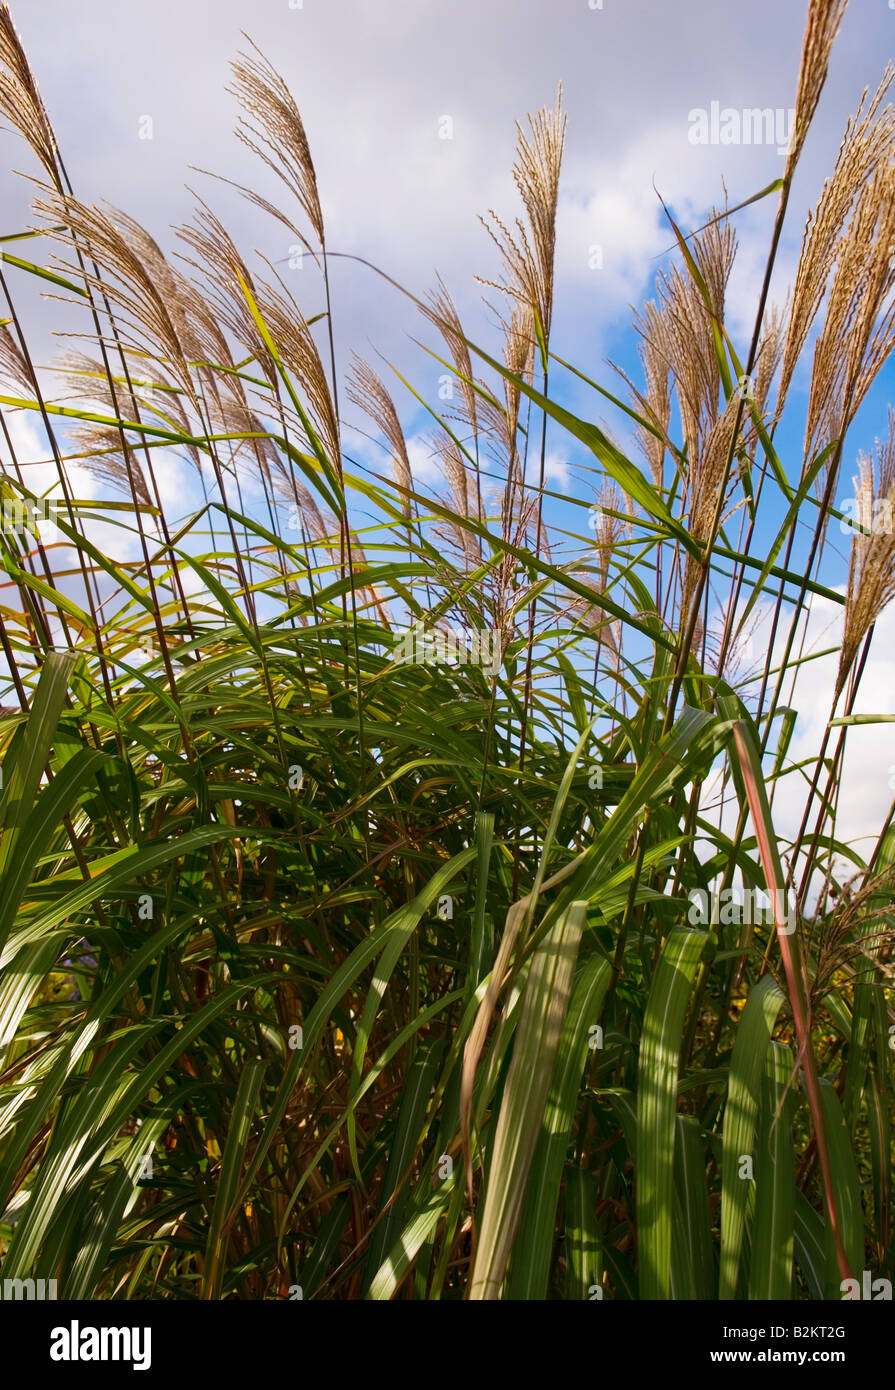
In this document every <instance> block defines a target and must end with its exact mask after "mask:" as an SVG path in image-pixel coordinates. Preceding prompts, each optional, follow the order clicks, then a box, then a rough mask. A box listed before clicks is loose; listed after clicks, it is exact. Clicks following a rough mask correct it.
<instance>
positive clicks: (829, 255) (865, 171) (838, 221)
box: [776, 63, 895, 418]
mask: <svg viewBox="0 0 895 1390" xmlns="http://www.w3.org/2000/svg"><path fill="white" fill-rule="evenodd" d="M893 78H895V68H893V66H892V64H891V63H890V64H889V65H888V66H887V68H886V71H885V73H884V75H883V78H882V81H881V82H880V84H879V86H878V88H877V90H876V92H875V93H874V95H873V97H872V98H871V100H870V102H869V105H866V106H865V103H866V102H867V91H866V90H865V92H864V94H863V96H862V97H861V101H860V103H859V105H858V109H857V111H856V112H855V113H854V115H853V116H851V117H850V118H849V120H848V122H847V124H846V127H845V132H844V134H843V137H842V142H841V144H840V146H839V153H838V155H837V158H836V164H835V166H834V168H833V172H832V174H831V175H830V176H829V178H827V179H826V180H825V182H824V185H823V188H822V189H821V194H820V197H819V198H818V201H817V204H816V205H815V207H814V208H813V209H812V210H811V211H810V212H809V214H808V218H807V221H806V223H805V231H804V234H803V236H802V249H801V253H800V255H799V264H798V268H797V271H796V280H795V286H794V288H793V294H792V306H791V309H790V314H789V323H788V327H787V334H786V345H785V347H784V351H783V363H782V367H781V371H780V389H779V392H778V397H777V406H776V418H779V416H780V414H781V412H782V409H783V403H784V401H785V399H786V396H787V393H788V391H789V386H790V383H791V381H792V376H793V372H794V371H795V367H796V363H797V362H798V360H799V358H800V356H801V354H802V349H803V348H804V346H805V342H806V340H807V337H808V333H809V332H810V329H811V325H812V323H813V322H814V319H815V318H816V316H817V312H818V310H819V308H820V306H821V303H822V301H823V297H824V293H825V290H826V287H827V284H828V282H829V278H830V272H831V270H832V269H833V266H834V265H835V264H836V261H837V258H838V251H839V241H840V237H841V234H842V229H843V227H844V226H845V225H846V223H847V221H848V219H849V216H850V214H851V212H852V209H853V207H854V205H855V201H856V199H857V198H858V196H859V194H860V192H861V189H862V188H863V187H864V185H865V183H867V182H868V180H869V179H870V178H871V177H872V176H873V174H874V171H875V170H877V169H879V168H881V167H883V166H885V165H886V164H888V163H889V162H890V161H891V159H892V157H893V155H895V110H893V108H892V106H891V105H888V104H887V105H886V106H883V104H882V103H883V101H884V100H885V97H886V95H887V94H888V91H889V88H890V86H891V84H892V80H893Z"/></svg>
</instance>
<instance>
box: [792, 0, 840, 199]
mask: <svg viewBox="0 0 895 1390" xmlns="http://www.w3.org/2000/svg"><path fill="white" fill-rule="evenodd" d="M847 7H848V0H811V4H810V7H809V10H808V21H807V24H806V26H805V37H804V38H803V40H802V61H801V64H800V66H799V80H798V84H797V86H796V105H795V119H794V121H793V130H792V136H791V137H790V142H789V149H788V151H787V159H786V171H785V174H784V177H785V178H789V177H790V176H791V174H792V171H793V170H794V169H795V167H796V164H797V163H798V159H799V155H800V154H801V152H802V146H803V145H804V143H805V137H806V135H807V134H808V127H809V126H810V125H811V122H812V120H813V119H814V113H815V111H816V110H817V103H818V102H819V101H820V94H821V92H822V91H823V87H824V83H825V82H826V80H827V65H828V63H829V61H830V53H831V52H832V49H833V43H834V42H835V39H836V35H837V33H838V32H839V25H840V24H841V23H842V16H843V15H844V14H845V11H846V8H847Z"/></svg>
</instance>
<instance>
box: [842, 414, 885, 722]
mask: <svg viewBox="0 0 895 1390" xmlns="http://www.w3.org/2000/svg"><path fill="white" fill-rule="evenodd" d="M858 470H859V478H855V479H854V480H853V481H854V487H855V498H856V500H857V502H858V504H859V505H858V521H859V523H861V524H862V525H866V526H867V528H868V531H869V534H868V533H867V531H864V530H863V529H862V530H857V531H856V532H855V535H854V536H853V538H852V546H851V557H850V560H849V567H848V589H847V591H846V601H845V623H844V627H843V633H842V650H841V652H840V654H839V672H838V675H837V677H836V696H837V698H838V697H839V695H840V694H841V692H842V687H843V686H844V685H845V681H846V678H847V676H848V673H849V671H850V670H851V666H852V662H853V661H854V659H855V657H856V656H857V653H858V648H859V647H860V645H861V643H862V641H863V640H864V637H865V636H866V634H867V632H868V631H869V630H870V627H871V626H872V624H873V623H875V622H876V620H877V618H878V617H879V615H880V613H881V612H882V611H883V609H884V608H885V606H886V604H887V603H888V602H889V601H890V599H892V598H893V597H895V522H893V510H895V409H893V408H892V407H891V406H890V407H889V437H888V439H887V440H886V442H885V443H884V444H882V445H881V444H880V442H879V440H877V441H876V447H875V449H874V457H873V458H872V459H871V458H869V457H868V456H867V455H866V454H865V453H861V454H860V455H859V456H858Z"/></svg>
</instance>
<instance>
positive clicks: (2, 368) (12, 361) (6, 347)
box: [0, 323, 36, 397]
mask: <svg viewBox="0 0 895 1390" xmlns="http://www.w3.org/2000/svg"><path fill="white" fill-rule="evenodd" d="M0 373H2V375H3V376H4V377H5V378H6V380H7V381H10V382H12V383H13V385H14V386H16V387H17V388H18V389H19V390H20V391H21V392H22V394H23V395H25V396H29V397H30V396H32V395H33V394H34V390H35V385H36V383H35V380H34V373H33V372H32V371H31V368H30V367H29V366H28V361H27V359H26V357H25V354H24V353H23V352H22V349H21V348H20V347H19V345H18V343H17V342H16V340H15V338H14V337H13V335H12V333H11V332H10V331H9V327H8V326H7V324H5V323H0Z"/></svg>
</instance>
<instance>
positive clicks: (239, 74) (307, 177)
mask: <svg viewBox="0 0 895 1390" xmlns="http://www.w3.org/2000/svg"><path fill="white" fill-rule="evenodd" d="M249 43H252V41H251V39H249ZM252 48H254V50H255V53H256V54H257V55H258V56H257V57H255V58H253V57H251V56H249V55H248V54H245V53H242V54H240V56H239V58H238V59H237V60H236V61H235V62H234V63H233V64H232V68H233V75H234V78H235V84H234V86H233V87H230V88H229V89H228V90H229V91H230V92H231V93H232V94H233V95H234V96H235V97H236V99H237V101H238V102H239V104H240V106H242V108H243V110H244V111H245V113H246V114H245V115H244V116H240V118H239V122H238V124H237V127H236V135H237V137H238V138H239V139H240V140H241V141H242V143H243V144H244V145H246V146H247V147H248V149H250V150H251V151H252V153H253V154H255V155H257V156H258V158H259V159H260V160H262V161H263V163H265V164H266V165H267V167H268V169H272V170H273V172H274V173H275V174H276V175H277V177H278V178H279V179H281V180H282V182H283V183H284V184H285V185H286V187H287V188H288V190H289V192H290V193H291V194H292V196H293V197H294V198H295V199H296V201H297V202H298V204H299V206H300V207H301V209H302V211H303V212H304V214H305V216H306V217H307V219H308V221H309V222H310V224H311V226H312V227H313V229H314V233H315V235H316V237H317V241H318V243H319V245H320V246H321V247H322V246H324V244H325V240H326V238H325V236H324V230H323V211H322V209H321V206H320V196H319V193H318V191H317V175H316V172H315V170H314V161H313V159H312V158H311V147H310V145H309V144H308V137H307V135H306V134H305V127H304V122H303V121H302V118H301V114H300V112H299V109H298V107H297V106H296V104H295V99H294V97H293V96H292V93H291V92H290V91H289V88H288V87H287V85H286V83H285V82H284V81H283V78H282V77H281V76H280V74H279V73H278V72H277V70H276V68H274V67H273V66H272V64H271V63H269V62H268V60H267V59H266V58H265V57H264V54H263V53H262V52H261V50H260V49H259V48H258V47H257V46H256V45H255V44H254V43H252ZM242 191H243V192H244V193H245V194H246V196H247V197H248V198H250V199H251V201H252V202H253V203H255V204H256V206H258V207H260V208H262V209H263V210H264V211H265V212H269V213H271V214H272V215H273V216H274V217H277V218H279V220H280V221H281V222H283V223H284V224H285V225H286V226H287V227H288V228H289V229H290V231H293V232H295V234H296V236H298V237H299V239H300V240H301V241H302V243H303V244H304V246H306V247H307V249H308V250H309V251H312V253H313V248H311V247H310V246H309V245H308V242H307V240H306V238H305V237H304V236H303V235H302V233H301V232H300V231H299V230H298V229H297V228H296V227H295V226H294V225H293V223H292V222H291V221H290V220H289V219H288V218H287V217H285V216H284V215H283V213H282V212H280V211H279V209H277V208H276V207H274V206H273V204H272V203H269V202H268V201H267V200H266V199H265V198H261V197H260V196H259V195H258V194H256V193H252V192H251V190H249V189H243V190H242Z"/></svg>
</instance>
